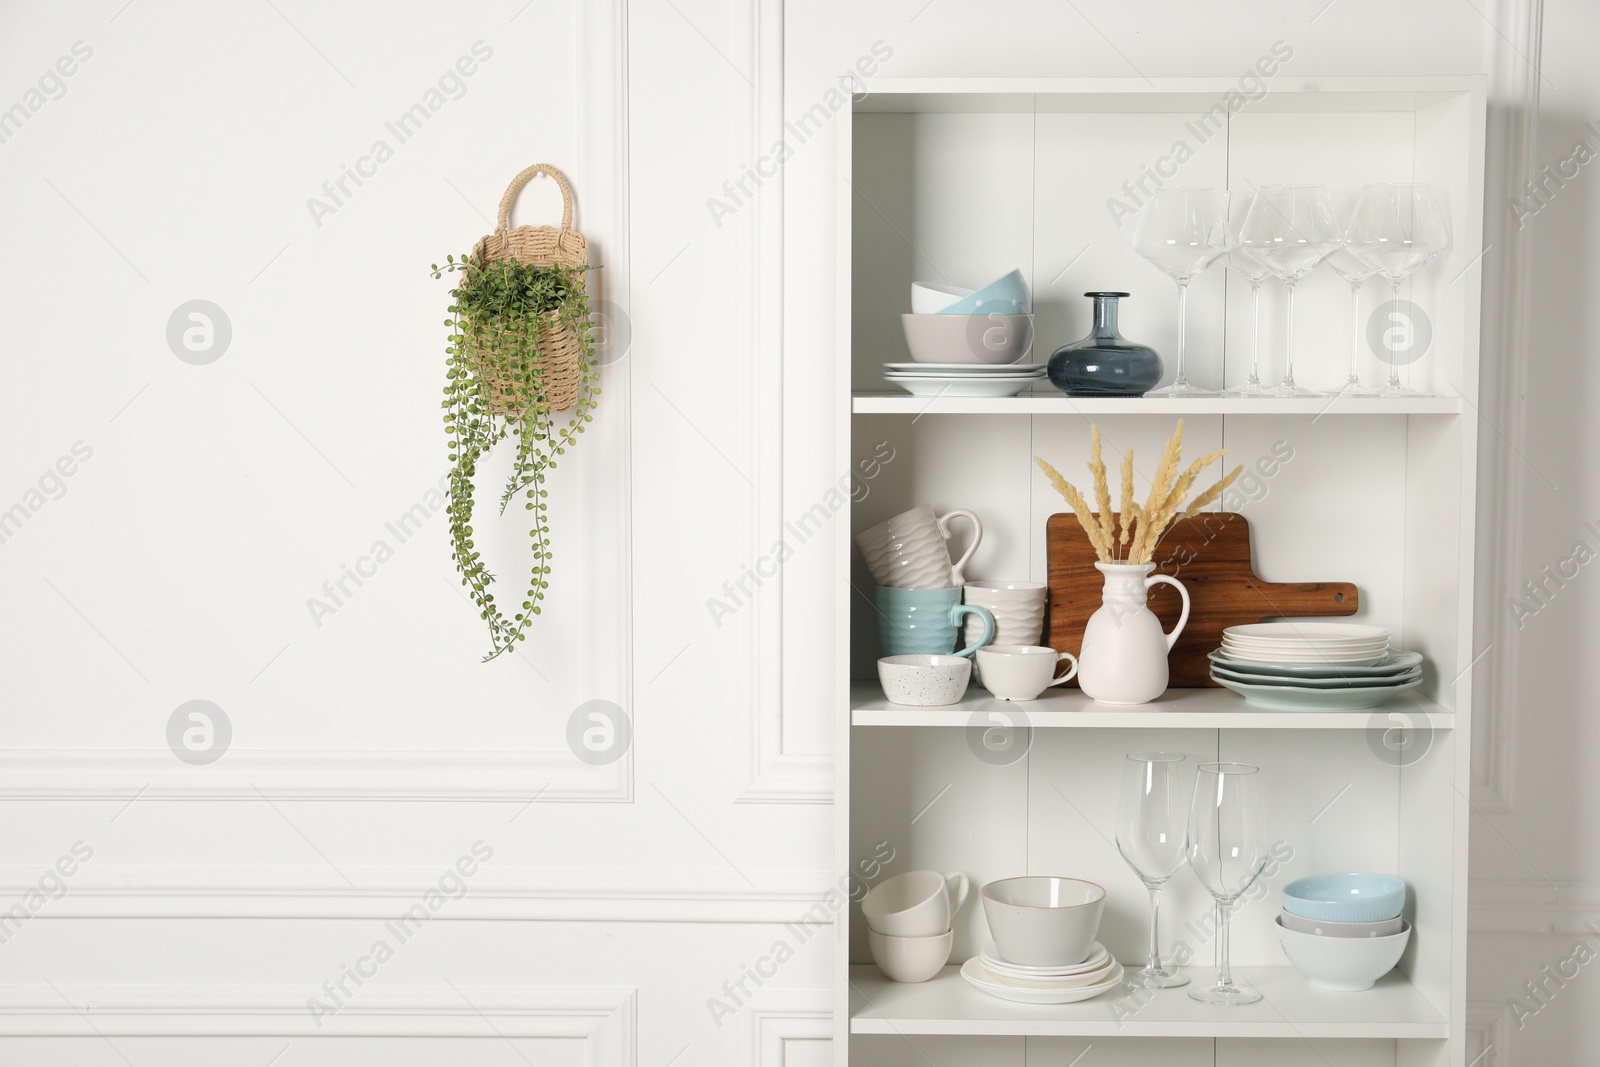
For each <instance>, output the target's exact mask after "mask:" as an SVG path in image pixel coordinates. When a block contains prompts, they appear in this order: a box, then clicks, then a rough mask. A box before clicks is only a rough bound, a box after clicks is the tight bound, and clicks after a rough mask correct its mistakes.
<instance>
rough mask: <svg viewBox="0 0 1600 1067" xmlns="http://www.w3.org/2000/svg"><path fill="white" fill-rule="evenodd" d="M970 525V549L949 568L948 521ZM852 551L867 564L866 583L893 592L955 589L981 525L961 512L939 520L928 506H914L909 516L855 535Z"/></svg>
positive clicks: (975, 545)
mask: <svg viewBox="0 0 1600 1067" xmlns="http://www.w3.org/2000/svg"><path fill="white" fill-rule="evenodd" d="M955 518H962V519H966V520H967V521H968V522H970V523H971V524H972V544H970V545H968V546H967V550H966V552H964V553H962V556H961V558H960V559H959V560H957V561H956V562H955V563H953V564H952V563H951V562H950V548H949V546H948V545H947V544H946V542H947V541H948V540H949V538H950V520H951V519H955ZM855 540H856V547H857V548H859V549H860V550H861V558H862V559H864V560H866V561H867V569H868V570H870V571H871V572H872V580H873V581H875V582H877V583H878V584H879V585H884V586H889V587H891V588H894V589H955V588H957V587H959V586H960V585H961V583H962V582H963V581H964V580H965V579H964V578H963V576H962V568H963V567H965V566H966V565H967V560H969V559H971V558H972V554H973V553H974V552H976V551H977V550H978V545H979V543H980V542H982V541H983V523H981V522H979V521H978V516H976V515H974V514H973V513H972V512H970V511H968V510H966V509H965V508H956V509H955V510H954V511H950V512H947V513H945V514H943V515H936V514H934V510H933V505H931V504H919V505H918V506H917V507H914V508H912V509H911V510H910V511H907V512H903V513H901V514H899V515H896V516H895V517H894V518H892V519H889V520H888V521H886V522H880V523H879V524H878V525H876V526H874V527H873V528H872V529H870V530H863V531H862V532H861V533H858V534H856V538H855Z"/></svg>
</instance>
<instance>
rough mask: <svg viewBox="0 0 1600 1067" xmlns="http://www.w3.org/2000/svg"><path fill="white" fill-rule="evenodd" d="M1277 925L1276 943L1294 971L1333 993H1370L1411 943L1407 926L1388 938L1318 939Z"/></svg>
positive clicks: (1316, 936)
mask: <svg viewBox="0 0 1600 1067" xmlns="http://www.w3.org/2000/svg"><path fill="white" fill-rule="evenodd" d="M1276 925H1277V928H1278V943H1279V944H1280V945H1281V946H1282V947H1283V954H1284V955H1285V956H1288V957H1289V962H1290V963H1292V964H1294V968H1295V970H1297V971H1299V972H1300V973H1301V974H1303V975H1305V976H1306V977H1307V978H1309V979H1311V984H1312V985H1313V986H1315V987H1316V988H1318V989H1329V990H1332V991H1334V992H1336V993H1356V992H1359V991H1361V990H1363V989H1371V988H1372V986H1373V984H1374V983H1375V982H1377V980H1378V979H1380V978H1382V977H1383V976H1384V975H1386V974H1388V973H1389V972H1390V971H1392V970H1394V965H1395V964H1397V963H1399V962H1400V957H1401V956H1402V955H1403V954H1404V953H1405V950H1406V942H1408V941H1410V940H1411V927H1410V926H1409V925H1408V926H1406V927H1405V928H1403V929H1402V930H1401V931H1400V932H1399V933H1398V934H1390V935H1389V936H1388V937H1319V936H1318V935H1316V934H1308V933H1304V932H1303V931H1300V930H1290V929H1289V928H1287V927H1286V926H1284V925H1283V921H1282V919H1281V918H1280V919H1278V920H1277V921H1276Z"/></svg>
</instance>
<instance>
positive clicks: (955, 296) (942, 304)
mask: <svg viewBox="0 0 1600 1067" xmlns="http://www.w3.org/2000/svg"><path fill="white" fill-rule="evenodd" d="M976 291H977V290H975V289H968V288H967V287H966V286H964V285H944V284H941V283H939V282H912V283H911V312H912V314H914V315H937V314H938V313H939V312H941V311H943V310H944V309H945V308H947V307H949V306H950V305H951V304H954V303H955V302H956V301H958V300H962V299H964V298H966V297H969V296H971V295H972V294H973V293H975V292H976Z"/></svg>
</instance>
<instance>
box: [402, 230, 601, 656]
mask: <svg viewBox="0 0 1600 1067" xmlns="http://www.w3.org/2000/svg"><path fill="white" fill-rule="evenodd" d="M592 269H594V268H593V267H563V266H549V267H534V266H529V265H526V264H522V263H518V262H515V261H514V260H508V259H507V260H495V261H493V262H487V263H484V262H480V261H477V260H473V259H471V258H470V257H468V256H459V257H457V256H448V257H446V260H445V265H444V266H443V267H440V266H439V264H437V263H435V264H433V277H435V278H440V277H443V276H444V275H445V274H447V273H450V272H452V271H459V272H461V279H460V281H459V282H458V283H457V285H456V288H454V289H452V290H451V292H450V298H451V301H450V308H449V311H450V317H449V318H448V319H446V320H445V325H446V326H448V327H450V334H449V339H448V343H447V346H446V355H445V387H444V403H443V407H444V425H445V432H446V435H447V437H448V440H449V456H450V463H451V468H450V500H449V505H448V507H447V509H446V510H447V512H448V514H449V518H450V545H451V556H452V558H453V559H454V560H455V564H456V569H457V570H458V571H460V572H461V583H462V585H464V586H465V587H466V589H467V593H468V595H469V596H470V597H471V598H472V602H473V603H474V604H475V605H476V606H477V608H478V613H479V616H480V617H481V618H482V619H483V620H484V622H486V623H487V624H488V626H489V638H490V642H491V645H492V651H490V653H489V654H488V655H487V656H485V657H484V660H485V662H487V661H488V660H492V659H494V658H495V657H496V656H498V655H500V654H501V653H502V652H505V651H507V650H508V649H511V648H514V647H516V644H517V642H519V641H523V640H526V638H527V628H528V624H529V623H530V622H531V621H532V620H533V617H534V616H535V615H538V614H539V613H540V602H541V601H542V600H543V599H544V595H545V590H547V589H548V588H549V587H550V560H551V556H552V553H551V550H550V525H549V491H548V490H547V489H546V488H545V480H546V477H547V475H548V472H549V471H551V470H554V469H555V467H556V462H557V459H558V457H560V456H563V455H565V454H566V450H567V449H568V448H571V447H572V446H573V445H574V444H575V443H576V441H577V438H578V435H579V434H581V433H583V431H584V429H585V428H586V427H587V426H588V424H589V423H590V422H591V421H592V420H593V415H592V414H591V412H593V410H594V407H595V403H596V397H597V396H598V395H599V393H600V388H599V382H600V368H599V365H598V363H597V361H596V359H595V353H594V343H593V340H592V338H591V335H590V332H589V330H590V324H589V315H590V308H589V298H588V294H587V293H586V292H585V291H584V286H583V278H582V274H583V272H584V271H587V270H592ZM562 330H566V331H570V336H572V337H575V338H576V339H577V342H578V370H579V374H580V377H581V381H580V383H579V388H578V399H577V403H576V404H575V405H574V406H573V408H572V410H571V413H570V415H564V416H562V417H561V418H560V419H559V421H558V418H557V415H558V413H555V412H552V411H551V410H550V407H551V405H550V398H549V396H548V394H547V392H546V359H545V355H546V353H547V351H548V350H549V349H550V347H551V346H552V345H553V343H554V340H555V338H556V337H557V335H558V333H559V332H560V331H562ZM509 435H515V437H516V447H517V452H516V459H515V461H514V463H513V465H512V470H511V475H510V477H509V478H507V480H506V485H505V489H504V491H503V492H502V493H501V494H500V513H501V514H502V515H503V514H505V510H506V507H507V506H508V505H509V504H510V503H511V501H512V499H513V498H515V497H516V496H517V494H518V493H522V494H523V495H524V503H523V507H524V508H525V509H526V510H527V511H529V512H532V515H531V520H532V525H531V526H530V527H529V529H528V537H529V539H530V541H531V543H532V551H533V563H532V570H531V573H530V575H529V579H528V585H527V591H526V592H525V593H524V594H523V595H522V599H521V607H520V608H519V609H517V610H515V611H513V612H512V613H511V615H510V616H509V617H507V615H506V613H505V612H504V611H503V610H502V609H501V607H500V606H499V604H498V603H497V602H496V600H495V593H494V588H495V582H496V579H495V576H494V575H493V574H491V573H490V572H489V569H488V568H487V567H486V566H485V565H484V562H483V556H482V553H481V552H479V550H478V547H477V544H476V541H475V534H474V531H473V525H472V514H473V507H474V499H473V494H474V489H473V478H474V476H475V475H476V474H477V469H478V462H479V461H480V460H481V459H483V457H484V456H486V455H487V454H488V453H489V452H490V451H491V450H493V448H494V447H495V445H497V444H499V442H500V441H501V440H502V439H504V438H505V437H507V436H509Z"/></svg>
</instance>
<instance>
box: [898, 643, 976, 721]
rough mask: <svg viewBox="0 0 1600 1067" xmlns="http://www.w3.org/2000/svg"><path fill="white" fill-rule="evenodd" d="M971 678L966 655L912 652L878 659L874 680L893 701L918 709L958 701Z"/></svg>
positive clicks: (969, 661) (970, 663)
mask: <svg viewBox="0 0 1600 1067" xmlns="http://www.w3.org/2000/svg"><path fill="white" fill-rule="evenodd" d="M971 680H972V660H970V659H968V658H967V657H966V656H932V655H924V654H922V653H915V654H911V655H905V656H885V657H883V658H882V659H880V660H879V661H878V683H879V684H880V685H882V686H883V695H884V696H886V697H888V698H889V700H890V701H891V702H892V703H895V704H909V705H911V706H913V707H921V708H937V707H943V706H945V705H946V704H959V703H960V702H961V698H962V697H963V696H965V695H966V692H967V683H968V682H969V681H971Z"/></svg>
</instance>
